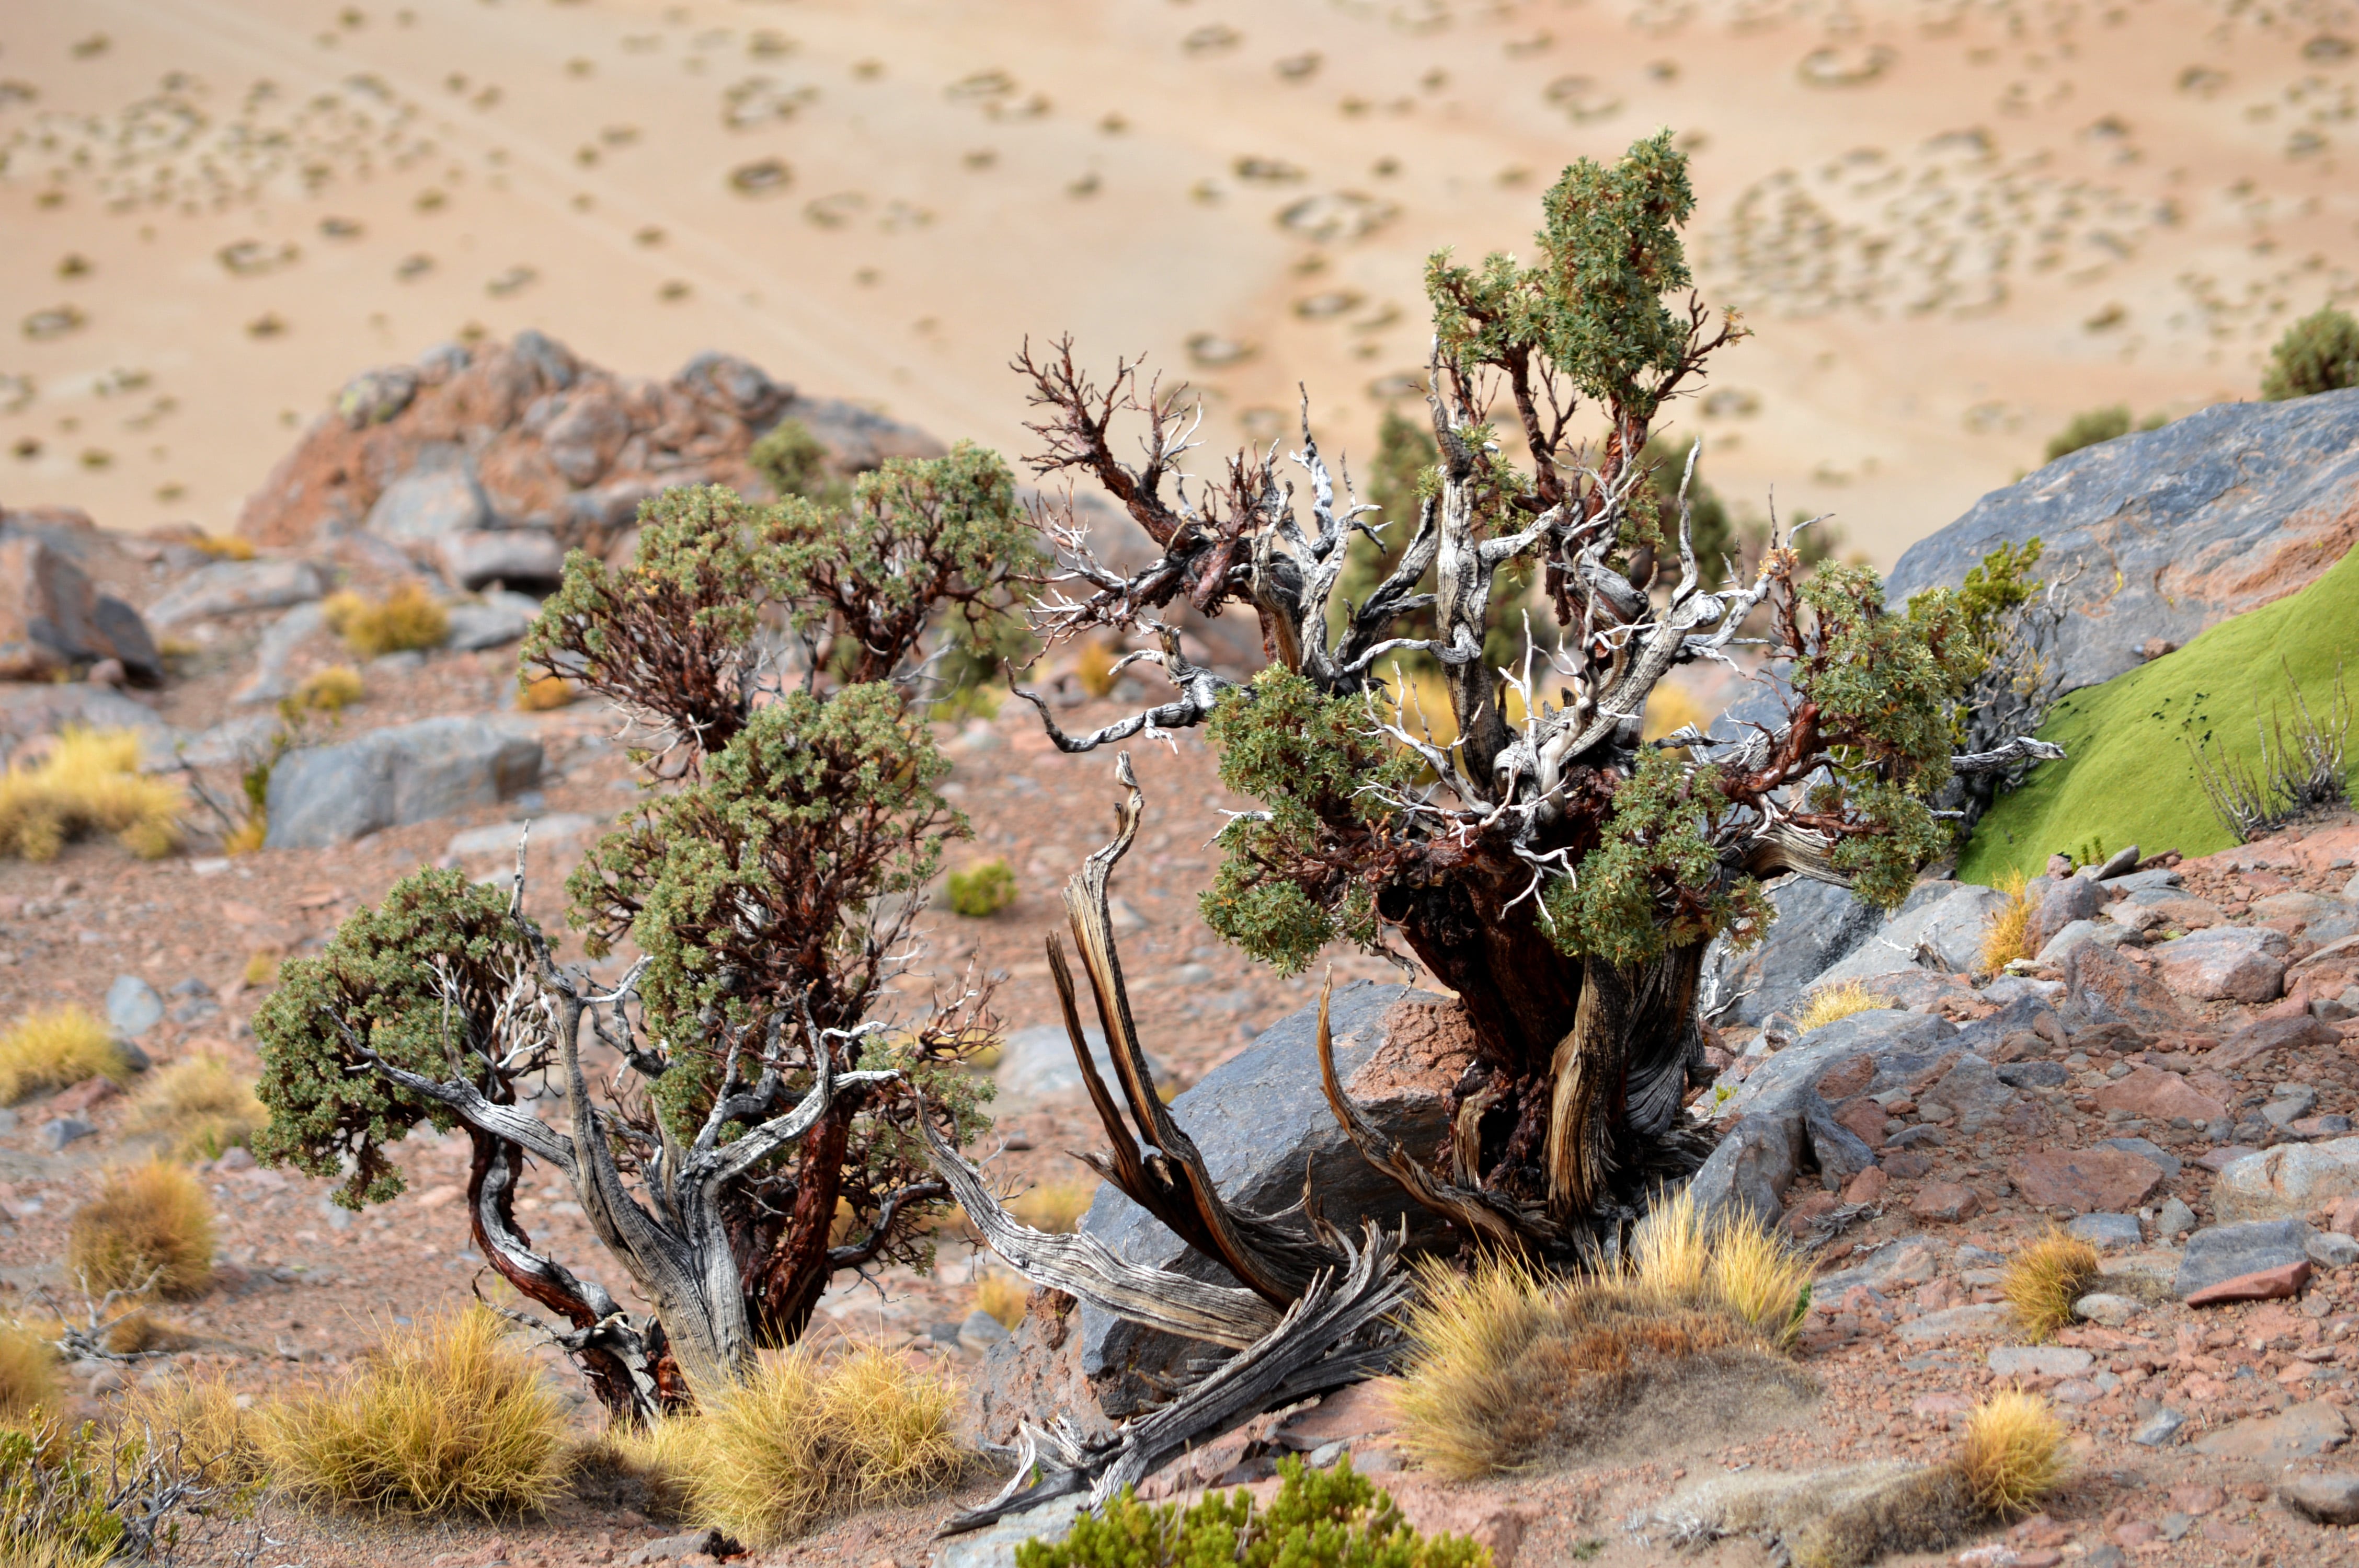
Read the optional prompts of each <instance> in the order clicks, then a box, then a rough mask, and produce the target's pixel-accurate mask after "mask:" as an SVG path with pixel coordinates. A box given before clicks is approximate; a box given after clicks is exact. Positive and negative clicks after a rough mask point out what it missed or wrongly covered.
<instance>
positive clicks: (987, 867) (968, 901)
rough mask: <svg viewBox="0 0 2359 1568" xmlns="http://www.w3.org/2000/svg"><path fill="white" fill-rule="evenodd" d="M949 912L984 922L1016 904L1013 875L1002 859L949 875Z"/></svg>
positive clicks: (1014, 876)
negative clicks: (1010, 905)
mask: <svg viewBox="0 0 2359 1568" xmlns="http://www.w3.org/2000/svg"><path fill="white" fill-rule="evenodd" d="M949 891H950V899H951V913H952V914H962V915H964V916H965V917H966V918H967V919H969V920H987V919H989V918H990V917H991V916H993V915H995V914H998V913H999V912H1000V911H1001V910H1003V909H1006V907H1007V906H1008V905H1009V904H1011V903H1015V902H1016V872H1015V871H1014V870H1013V869H1011V868H1010V867H1009V866H1008V864H1007V861H1006V860H1005V859H1000V860H985V861H984V862H983V863H982V864H981V865H977V866H968V867H965V868H964V869H962V870H960V871H952V872H951V874H950V887H949Z"/></svg>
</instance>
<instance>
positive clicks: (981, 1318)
mask: <svg viewBox="0 0 2359 1568" xmlns="http://www.w3.org/2000/svg"><path fill="white" fill-rule="evenodd" d="M1006 1337H1007V1325H1006V1324H1003V1323H1001V1322H1000V1321H999V1320H998V1319H997V1318H995V1317H994V1316H992V1315H991V1314H989V1313H987V1312H984V1311H983V1310H982V1309H981V1308H977V1309H976V1310H975V1311H973V1312H971V1313H969V1314H966V1321H965V1322H964V1323H962V1324H960V1325H959V1329H958V1343H959V1347H960V1348H961V1349H962V1350H965V1351H966V1352H968V1353H969V1354H970V1355H974V1356H982V1355H985V1354H988V1353H989V1351H990V1349H991V1347H992V1346H995V1345H997V1344H999V1343H1000V1342H1002V1341H1003V1340H1005V1339H1006Z"/></svg>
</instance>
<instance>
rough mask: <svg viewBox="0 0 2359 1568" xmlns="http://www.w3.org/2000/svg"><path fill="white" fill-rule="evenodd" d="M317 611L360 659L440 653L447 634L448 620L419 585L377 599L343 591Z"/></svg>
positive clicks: (413, 583)
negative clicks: (414, 652)
mask: <svg viewBox="0 0 2359 1568" xmlns="http://www.w3.org/2000/svg"><path fill="white" fill-rule="evenodd" d="M320 608H321V612H322V614H323V616H324V618H325V620H326V622H327V626H328V630H329V631H331V632H332V633H335V634H336V635H337V636H339V637H341V638H342V639H343V641H344V646H345V647H347V648H350V649H351V650H352V651H353V653H355V654H359V655H360V656H361V657H362V658H364V659H375V658H381V657H383V656H384V655H385V654H399V653H406V652H408V651H409V650H411V649H421V650H422V649H427V648H439V647H440V646H441V645H442V639H443V638H445V637H447V636H449V635H450V634H451V617H450V616H449V614H448V613H446V612H445V611H444V610H443V608H442V606H441V604H440V602H438V601H437V600H435V598H434V596H433V595H432V594H430V593H429V592H428V591H427V590H426V588H425V585H424V584H422V583H415V582H405V583H403V584H401V585H400V586H398V587H397V588H396V589H394V590H393V591H392V592H391V593H388V594H386V596H385V597H384V598H383V599H380V600H371V599H365V598H363V597H362V596H361V595H360V594H357V593H355V592H353V590H352V589H344V590H342V592H340V593H332V594H330V595H329V596H328V597H327V599H326V600H324V601H323V602H322V603H321V606H320Z"/></svg>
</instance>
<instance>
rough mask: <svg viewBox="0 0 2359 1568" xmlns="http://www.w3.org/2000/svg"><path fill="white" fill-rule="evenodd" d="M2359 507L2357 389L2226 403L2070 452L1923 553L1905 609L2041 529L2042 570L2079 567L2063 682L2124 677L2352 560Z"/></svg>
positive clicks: (1912, 572) (2059, 652)
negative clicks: (2152, 654) (2153, 647)
mask: <svg viewBox="0 0 2359 1568" xmlns="http://www.w3.org/2000/svg"><path fill="white" fill-rule="evenodd" d="M2354 505H2359V390H2354V391H2349V392H2330V393H2326V394H2323V395H2320V396H2316V397H2300V398H2295V399H2293V400H2292V401H2290V402H2286V403H2223V404H2220V405H2217V406H2213V407H2211V408H2206V409H2204V410H2203V411H2202V412H2201V413H2198V414H2192V415H2190V416H2187V417H2186V418H2184V419H2180V420H2179V421H2177V422H2176V423H2173V424H2170V425H2167V426H2165V427H2162V428H2161V429H2159V430H2155V431H2150V432H2147V433H2146V434H2142V435H2136V436H2125V437H2122V438H2119V439H2117V440H2112V441H2105V442H2102V443H2100V444H2099V445H2097V446H2093V447H2088V448H2084V449H2082V450H2080V451H2077V452H2074V453H2072V454H2071V456H2069V457H2064V458H2060V459H2058V460H2056V461H2055V462H2052V463H2049V465H2048V466H2047V467H2046V468H2043V469H2041V470H2038V472H2036V473H2034V474H2032V475H2031V476H2030V477H2028V478H2027V479H2025V480H2023V481H2021V482H2019V483H2017V484H2014V485H2010V486H2008V487H2007V488H2006V489H2005V490H1998V491H1993V492H1991V493H1990V494H1988V495H1985V496H1984V497H1983V498H1982V499H1981V500H1980V501H1978V502H1976V503H1974V505H1973V508H1972V510H1970V511H1968V512H1967V513H1966V514H1965V515H1964V516H1962V517H1961V518H1959V519H1958V520H1957V521H1956V522H1954V523H1952V524H1950V525H1949V526H1948V527H1946V528H1943V529H1941V530H1940V532H1938V533H1936V534H1933V535H1930V537H1927V538H1924V539H1920V540H1919V541H1918V542H1917V543H1916V544H1915V545H1912V546H1909V548H1908V551H1907V552H1906V553H1905V554H1903V555H1902V556H1901V557H1900V560H1899V562H1898V563H1897V565H1896V566H1894V568H1892V575H1891V576H1890V578H1889V579H1886V586H1887V590H1888V593H1889V595H1890V598H1891V599H1892V600H1893V602H1895V603H1898V602H1900V601H1902V600H1906V599H1907V598H1908V595H1910V594H1912V593H1915V592H1917V591H1919V590H1920V589H1927V588H1932V587H1936V586H1946V587H1951V588H1954V587H1956V586H1957V585H1958V584H1959V583H1960V582H1962V581H1963V580H1964V578H1965V574H1966V572H1967V571H1968V570H1969V569H1970V568H1973V567H1975V566H1977V565H1979V564H1981V561H1982V558H1983V557H1984V556H1985V555H1987V554H1988V553H1990V551H1992V550H1994V549H1995V548H1996V547H1997V546H1999V545H2001V544H2003V543H2005V544H2021V543H2022V542H2023V541H2025V540H2027V539H2030V538H2033V537H2038V539H2040V540H2042V541H2043V542H2044V544H2045V546H2046V552H2045V554H2044V555H2043V556H2042V557H2041V558H2040V562H2039V567H2038V572H2039V575H2040V576H2042V577H2044V578H2047V579H2050V580H2056V579H2060V578H2062V577H2064V576H2066V575H2067V574H2069V573H2071V572H2072V571H2073V570H2074V569H2075V568H2078V570H2079V573H2080V576H2079V579H2078V580H2077V581H2076V582H2075V583H2074V585H2073V588H2072V593H2073V596H2074V603H2075V606H2076V608H2077V611H2078V612H2077V613H2075V614H2072V615H2071V616H2068V617H2067V618H2066V619H2065V622H2064V624H2063V625H2062V626H2061V627H2060V628H2059V629H2058V635H2057V647H2056V656H2057V665H2058V668H2059V669H2060V672H2061V673H2062V675H2063V676H2064V689H2065V690H2067V691H2070V690H2072V689H2074V688H2077V687H2084V686H2093V685H2095V684H2096V683H2097V682H2099V681H2104V680H2111V679H2112V678H2113V677H2114V676H2117V675H2120V674H2122V673H2123V672H2124V671H2125V670H2128V669H2130V668H2132V667H2134V666H2135V665H2137V663H2138V662H2139V659H2140V656H2141V655H2140V650H2141V649H2142V648H2143V647H2144V646H2145V645H2146V644H2147V643H2148V642H2149V641H2151V640H2153V639H2160V640H2161V641H2163V642H2165V643H2172V644H2179V643H2185V642H2187V641H2188V640H2189V639H2190V638H2191V637H2193V636H2194V635H2195V634H2196V633H2199V632H2201V631H2202V630H2203V629H2204V628H2206V627H2208V626H2212V625H2214V624H2216V623H2218V622H2222V621H2225V620H2227V619H2228V618H2229V617H2230V616H2232V615H2241V614H2243V613H2244V612H2245V611H2248V610H2253V609H2256V608H2258V607H2259V606H2261V605H2264V604H2267V603H2269V602H2271V601H2272V600H2278V599H2283V598H2284V597H2285V596H2286V595H2288V594H2289V593H2292V592H2294V591H2295V590H2296V589H2300V588H2302V587H2304V586H2306V585H2307V584H2308V583H2310V581H2311V580H2312V579H2315V578H2317V577H2318V576H2319V575H2320V574H2321V573H2322V572H2323V571H2325V570H2326V568H2329V567H2331V566H2332V565H2333V564H2334V563H2335V562H2336V561H2337V560H2339V559H2341V558H2342V556H2343V552H2344V551H2345V550H2346V549H2347V548H2348V547H2349V546H2350V536H2349V535H2348V533H2347V532H2344V531H2343V530H2345V529H2347V526H2348V524H2347V522H2346V519H2348V517H2349V516H2350V515H2351V512H2352V509H2353V507H2354Z"/></svg>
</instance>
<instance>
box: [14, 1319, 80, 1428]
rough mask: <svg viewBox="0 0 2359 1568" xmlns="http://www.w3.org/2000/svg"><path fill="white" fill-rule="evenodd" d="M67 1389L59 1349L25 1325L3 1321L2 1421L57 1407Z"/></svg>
mask: <svg viewBox="0 0 2359 1568" xmlns="http://www.w3.org/2000/svg"><path fill="white" fill-rule="evenodd" d="M64 1393H65V1384H64V1382H63V1381H62V1380H61V1379H60V1378H59V1376H58V1357H57V1353H56V1352H55V1351H53V1350H51V1349H50V1348H49V1346H47V1345H44V1344H42V1343H41V1341H40V1339H39V1338H38V1336H35V1335H34V1334H33V1333H32V1331H31V1330H29V1329H27V1328H26V1327H24V1326H23V1325H19V1324H5V1325H0V1422H20V1421H23V1420H24V1419H25V1418H26V1417H27V1416H29V1415H31V1414H32V1413H33V1412H34V1411H37V1410H40V1411H54V1410H56V1409H57V1408H58V1405H59V1402H60V1400H62V1399H63V1398H64Z"/></svg>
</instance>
